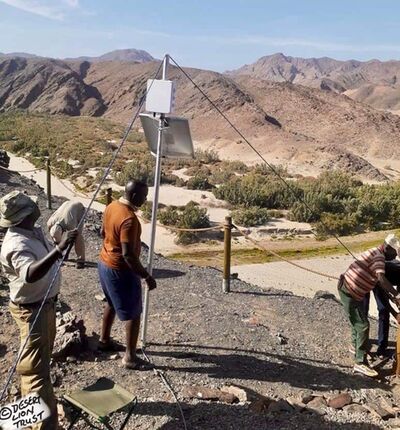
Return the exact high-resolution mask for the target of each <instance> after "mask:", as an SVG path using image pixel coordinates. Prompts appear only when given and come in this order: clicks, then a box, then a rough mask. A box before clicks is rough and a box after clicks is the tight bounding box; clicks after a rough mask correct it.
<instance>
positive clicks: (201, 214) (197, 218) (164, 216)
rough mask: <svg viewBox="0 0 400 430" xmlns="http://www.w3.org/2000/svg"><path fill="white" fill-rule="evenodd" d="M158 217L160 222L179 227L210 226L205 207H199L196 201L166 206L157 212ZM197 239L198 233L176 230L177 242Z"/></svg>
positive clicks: (191, 241) (186, 242)
mask: <svg viewBox="0 0 400 430" xmlns="http://www.w3.org/2000/svg"><path fill="white" fill-rule="evenodd" d="M158 219H159V221H160V222H161V224H164V225H169V226H174V227H179V228H188V229H198V228H205V227H209V226H210V219H209V217H208V215H207V209H205V208H200V206H199V205H198V203H196V202H189V203H188V204H186V205H185V206H182V207H176V206H167V207H166V208H164V209H163V210H161V211H160V212H159V216H158ZM198 240H199V233H196V232H177V242H178V243H181V244H190V243H195V242H197V241H198Z"/></svg>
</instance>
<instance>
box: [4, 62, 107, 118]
mask: <svg viewBox="0 0 400 430" xmlns="http://www.w3.org/2000/svg"><path fill="white" fill-rule="evenodd" d="M88 67H89V63H81V64H80V65H79V67H78V69H79V71H77V70H74V68H72V67H71V66H70V65H68V64H67V63H65V62H62V61H58V60H51V59H27V58H20V57H16V58H7V59H4V60H1V59H0V110H3V111H4V110H7V109H10V108H21V109H30V110H35V111H40V112H49V113H52V114H57V113H62V114H66V115H91V116H98V115H101V114H102V113H103V112H104V111H105V105H104V103H103V101H102V98H101V94H99V92H98V91H97V90H96V89H95V88H93V87H91V86H90V85H87V84H86V83H85V82H84V81H83V76H84V74H85V70H87V68H88Z"/></svg>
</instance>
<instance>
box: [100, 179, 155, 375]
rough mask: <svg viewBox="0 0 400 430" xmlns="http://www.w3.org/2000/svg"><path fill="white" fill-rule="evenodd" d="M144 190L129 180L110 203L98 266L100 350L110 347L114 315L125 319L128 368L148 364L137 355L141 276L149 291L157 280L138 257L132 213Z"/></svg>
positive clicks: (136, 223) (137, 232) (136, 228)
mask: <svg viewBox="0 0 400 430" xmlns="http://www.w3.org/2000/svg"><path fill="white" fill-rule="evenodd" d="M147 193H148V187H147V185H146V184H145V183H143V182H139V181H130V182H128V183H127V184H126V186H125V196H124V197H121V198H120V199H119V200H116V201H114V202H112V203H111V204H109V205H108V206H107V208H106V210H105V212H104V216H103V227H102V236H103V247H102V250H101V253H100V261H99V265H98V268H99V276H100V283H101V287H102V289H103V292H104V294H105V296H106V299H107V303H106V306H105V309H104V314H103V323H102V329H101V337H100V342H99V349H101V350H110V349H112V342H111V328H112V325H113V322H114V319H115V315H117V316H118V318H119V319H120V320H121V321H125V327H126V351H125V356H124V357H123V359H122V362H123V364H124V366H125V367H126V368H128V369H141V368H145V367H148V366H146V365H147V362H146V361H144V360H142V359H140V358H139V357H137V356H136V345H137V340H138V336H139V327H140V315H141V313H142V291H141V278H143V279H144V280H145V281H146V283H147V285H148V287H149V289H150V290H153V289H154V288H156V287H157V284H156V281H155V280H154V278H153V277H152V276H151V275H150V274H149V273H148V272H147V270H146V269H145V268H144V267H143V266H142V264H141V262H140V259H139V256H140V250H141V241H140V235H141V232H142V229H141V226H140V223H139V220H138V218H137V216H136V214H135V212H136V211H137V208H139V207H140V206H142V205H143V203H144V202H145V201H146V198H147Z"/></svg>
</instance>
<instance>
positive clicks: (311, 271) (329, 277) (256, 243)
mask: <svg viewBox="0 0 400 430" xmlns="http://www.w3.org/2000/svg"><path fill="white" fill-rule="evenodd" d="M232 227H233V228H234V229H236V230H237V231H238V232H239V233H240V234H241V235H242V236H243V237H245V238H246V239H247V240H249V241H250V242H252V243H253V244H254V245H256V246H257V247H258V248H260V249H261V250H263V251H265V252H269V253H270V254H272V255H273V256H274V257H277V258H279V259H280V260H282V261H285V262H286V263H289V264H291V265H292V266H295V267H297V268H298V269H302V270H305V271H306V272H310V273H314V274H315V275H319V276H323V277H325V278H328V279H339V278H338V277H337V276H332V275H329V274H327V273H323V272H319V271H318V270H313V269H310V268H308V267H304V266H302V265H301V264H298V263H295V262H294V261H291V260H289V259H287V258H285V257H282V256H281V255H279V254H277V253H276V252H274V251H271V250H270V249H267V248H265V247H264V246H262V245H261V244H260V243H259V242H258V241H256V240H254V239H252V238H251V237H250V236H249V235H248V234H246V233H245V232H244V231H243V230H242V229H240V228H239V227H238V226H236V225H234V224H232Z"/></svg>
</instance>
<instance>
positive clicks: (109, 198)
mask: <svg viewBox="0 0 400 430" xmlns="http://www.w3.org/2000/svg"><path fill="white" fill-rule="evenodd" d="M112 200H113V199H112V188H107V191H106V205H107V206H108V205H109V204H110V203H111V202H112Z"/></svg>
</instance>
